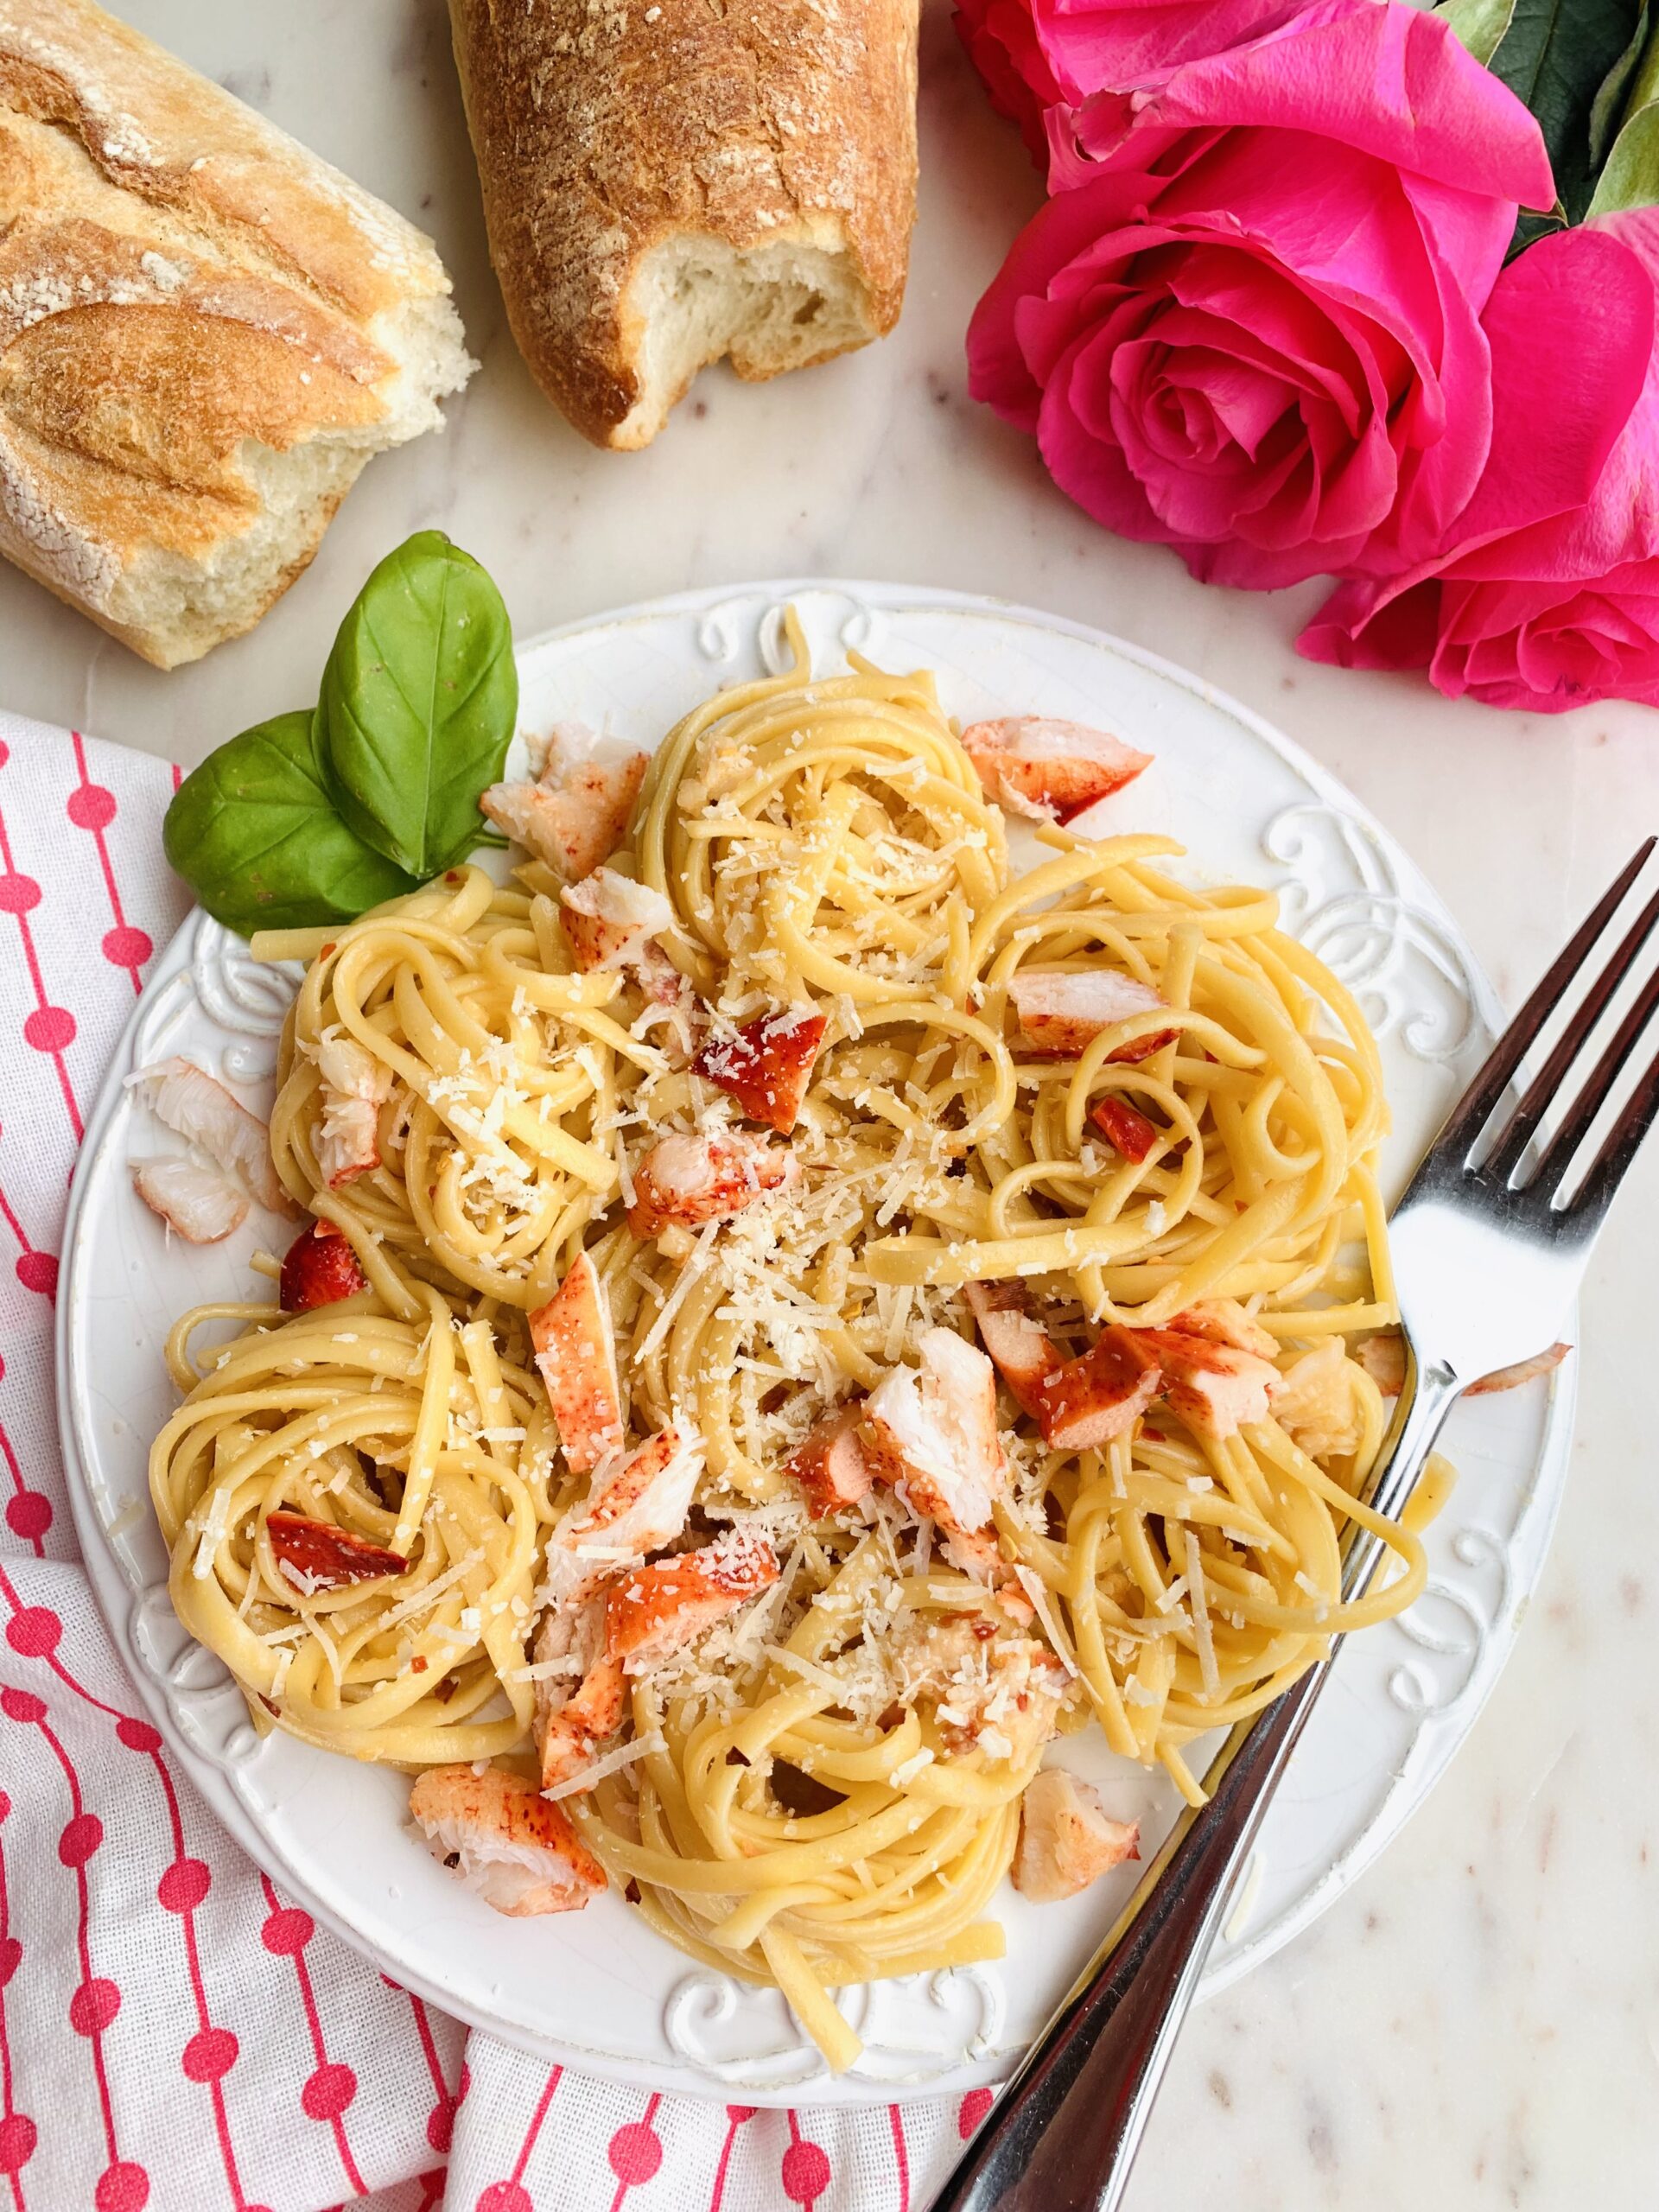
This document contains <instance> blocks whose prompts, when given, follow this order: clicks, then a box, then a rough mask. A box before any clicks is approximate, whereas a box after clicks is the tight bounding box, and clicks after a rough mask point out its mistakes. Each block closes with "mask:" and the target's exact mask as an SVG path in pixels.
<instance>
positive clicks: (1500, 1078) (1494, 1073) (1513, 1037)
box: [1434, 837, 1659, 1159]
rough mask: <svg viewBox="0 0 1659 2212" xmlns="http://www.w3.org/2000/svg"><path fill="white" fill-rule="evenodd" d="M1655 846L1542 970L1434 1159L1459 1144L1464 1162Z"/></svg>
mask: <svg viewBox="0 0 1659 2212" xmlns="http://www.w3.org/2000/svg"><path fill="white" fill-rule="evenodd" d="M1656 844H1659V838H1656V837H1649V838H1647V839H1645V840H1644V841H1643V843H1642V845H1641V846H1640V848H1639V849H1638V850H1637V854H1636V855H1635V857H1634V858H1633V859H1632V860H1631V861H1630V864H1629V866H1628V867H1626V868H1624V870H1623V872H1622V873H1621V874H1619V876H1618V879H1617V880H1615V882H1614V883H1613V885H1612V887H1611V889H1610V890H1609V891H1608V892H1607V893H1605V896H1604V897H1603V898H1602V899H1599V901H1598V903H1597V905H1596V906H1595V908H1594V910H1593V911H1592V912H1591V914H1590V915H1589V916H1588V917H1587V918H1586V921H1585V922H1584V924H1583V926H1582V927H1581V928H1580V930H1579V931H1577V933H1576V934H1575V935H1574V936H1573V938H1571V939H1570V940H1569V941H1568V943H1567V946H1566V948H1565V949H1564V950H1563V951H1561V952H1560V954H1559V955H1558V956H1557V957H1556V958H1555V959H1554V961H1553V962H1552V963H1550V966H1549V967H1548V969H1546V971H1545V973H1544V976H1543V977H1542V980H1541V982H1539V984H1538V986H1537V988H1536V989H1535V991H1534V992H1533V994H1532V995H1531V997H1530V998H1529V1000H1528V1001H1527V1002H1526V1004H1525V1005H1524V1006H1523V1007H1522V1009H1521V1011H1520V1013H1519V1014H1516V1017H1515V1020H1513V1021H1512V1022H1510V1026H1509V1027H1508V1028H1507V1029H1506V1030H1505V1031H1504V1032H1503V1036H1502V1037H1501V1038H1500V1039H1498V1041H1497V1046H1495V1048H1494V1049H1493V1052H1492V1053H1491V1058H1489V1059H1488V1060H1487V1062H1486V1065H1484V1067H1483V1068H1482V1069H1481V1071H1480V1073H1479V1074H1478V1076H1477V1077H1475V1080H1474V1081H1473V1083H1471V1084H1470V1086H1469V1088H1468V1090H1465V1093H1464V1095H1463V1096H1462V1098H1461V1099H1460V1100H1459V1103H1458V1104H1457V1106H1456V1108H1455V1109H1453V1112H1452V1118H1451V1120H1450V1121H1449V1122H1447V1123H1446V1127H1445V1128H1444V1129H1442V1130H1441V1132H1440V1137H1439V1139H1438V1141H1437V1142H1436V1144H1435V1147H1434V1149H1435V1151H1436V1153H1445V1152H1449V1151H1451V1150H1452V1148H1453V1147H1455V1146H1457V1145H1459V1144H1460V1145H1461V1146H1462V1147H1463V1149H1464V1153H1465V1159H1466V1156H1467V1154H1468V1153H1469V1152H1470V1151H1471V1150H1472V1148H1473V1147H1474V1144H1475V1141H1476V1140H1477V1139H1478V1137H1479V1136H1480V1135H1481V1132H1482V1131H1483V1130H1484V1128H1485V1126H1486V1124H1487V1122H1488V1121H1490V1120H1491V1112H1492V1109H1493V1107H1494V1106H1496V1105H1497V1102H1498V1100H1499V1099H1500V1098H1501V1097H1502V1096H1503V1093H1504V1091H1505V1090H1507V1089H1508V1088H1509V1085H1510V1081H1511V1080H1512V1078H1513V1077H1514V1075H1515V1071H1516V1068H1518V1067H1519V1066H1520V1065H1521V1062H1522V1058H1524V1057H1525V1055H1526V1053H1527V1052H1528V1051H1529V1049H1530V1047H1531V1046H1532V1045H1533V1043H1534V1041H1535V1039H1536V1038H1537V1036H1538V1033H1539V1032H1540V1031H1541V1029H1542V1028H1543V1027H1544V1024H1545V1023H1546V1022H1547V1021H1548V1020H1549V1017H1550V1015H1551V1014H1553V1013H1554V1011H1555V1008H1556V1007H1557V1006H1558V1005H1559V1004H1560V998H1561V994H1562V993H1563V992H1564V991H1565V990H1566V988H1567V985H1568V984H1569V983H1570V982H1572V981H1573V977H1574V976H1576V975H1577V974H1578V972H1579V970H1580V968H1582V966H1583V965H1584V963H1585V961H1586V959H1587V958H1588V957H1589V955H1590V952H1591V950H1592V948H1593V946H1594V945H1595V944H1596V941H1597V939H1598V938H1599V937H1600V935H1601V933H1602V931H1604V930H1605V928H1606V926H1607V925H1608V923H1609V922H1610V921H1611V919H1612V918H1613V916H1614V915H1615V914H1616V913H1617V912H1618V909H1619V907H1620V906H1622V905H1623V904H1624V894H1625V893H1626V892H1628V891H1629V889H1630V886H1631V885H1632V884H1633V883H1634V882H1635V881H1636V879H1637V876H1638V875H1640V874H1641V873H1642V870H1643V868H1645V867H1646V865H1647V863H1648V860H1649V855H1651V854H1652V851H1653V849H1654V847H1655V845H1656Z"/></svg>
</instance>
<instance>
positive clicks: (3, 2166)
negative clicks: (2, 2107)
mask: <svg viewBox="0 0 1659 2212" xmlns="http://www.w3.org/2000/svg"><path fill="white" fill-rule="evenodd" d="M34 2155H35V2123H34V2121H33V2120H31V2119H30V2118H29V2114H28V2113H26V2112H10V2113H7V2114H6V2116H5V2118H4V2119H3V2120H0V2173H6V2174H15V2173H19V2172H21V2171H22V2169H23V2167H25V2166H26V2165H27V2164H29V2160H30V2159H31V2158H33V2157H34Z"/></svg>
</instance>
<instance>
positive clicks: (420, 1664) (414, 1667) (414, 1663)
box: [409, 1651, 426, 1675]
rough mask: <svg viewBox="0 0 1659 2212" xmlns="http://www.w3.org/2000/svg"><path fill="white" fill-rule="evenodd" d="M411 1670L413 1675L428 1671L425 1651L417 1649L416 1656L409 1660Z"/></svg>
mask: <svg viewBox="0 0 1659 2212" xmlns="http://www.w3.org/2000/svg"><path fill="white" fill-rule="evenodd" d="M409 1671H410V1674H411V1675H423V1674H424V1673H425V1672H426V1654H425V1652H424V1651H417V1652H416V1654H415V1656H414V1657H413V1658H412V1659H411V1660H410V1662H409Z"/></svg>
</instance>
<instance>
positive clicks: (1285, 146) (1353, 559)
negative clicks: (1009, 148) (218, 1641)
mask: <svg viewBox="0 0 1659 2212" xmlns="http://www.w3.org/2000/svg"><path fill="white" fill-rule="evenodd" d="M1091 106H1092V108H1093V112H1092V113H1091V114H1090V115H1089V116H1087V117H1085V118H1081V119H1080V120H1079V124H1078V129H1079V130H1080V131H1084V130H1087V132H1088V134H1089V135H1090V137H1092V140H1093V143H1094V144H1095V145H1096V146H1098V148H1099V149H1100V153H1101V158H1100V159H1099V160H1098V161H1097V162H1088V163H1087V164H1086V165H1084V163H1083V162H1081V161H1080V162H1079V165H1078V166H1079V173H1080V174H1081V175H1083V177H1084V181H1080V182H1078V183H1077V184H1076V186H1075V187H1074V188H1072V189H1071V190H1066V191H1062V192H1060V193H1058V194H1057V196H1056V197H1055V198H1054V199H1053V200H1051V201H1050V202H1049V204H1048V205H1047V206H1046V207H1044V208H1043V209H1042V210H1041V212H1040V213H1039V214H1038V215H1037V216H1036V217H1035V218H1034V219H1033V221H1032V222H1031V223H1030V224H1029V225H1028V226H1027V228H1026V230H1025V231H1024V232H1023V233H1022V234H1021V236H1020V238H1018V239H1017V240H1016V241H1015V243H1014V249H1013V251H1011V253H1010V254H1009V256H1008V259H1007V264H1006V265H1005V266H1004V268H1003V270H1002V271H1001V275H1000V276H999V277H997V279H996V281H995V283H994V284H993V285H992V286H991V288H990V289H989V291H988V293H987V294H986V296H985V297H984V299H983V300H982V302H980V305H979V308H978V309H977V311H976V315H975V317H974V321H973V324H972V326H971V327H970V329H969V340H968V354H969V371H970V389H971V390H972V391H974V393H975V394H976V397H979V398H982V399H985V400H988V402H989V403H990V404H991V405H992V406H993V407H995V409H996V410H997V411H998V412H999V413H1000V414H1001V415H1003V416H1006V417H1007V419H1008V420H1009V421H1010V422H1013V423H1018V424H1020V426H1021V427H1023V428H1025V429H1031V430H1033V431H1034V432H1035V433H1036V435H1037V437H1038V441H1039V444H1040V446H1041V448H1042V453H1043V457H1044V459H1045V461H1046V462H1047V464H1048V467H1049V469H1050V470H1051V472H1052V474H1053V476H1054V479H1055V481H1056V482H1057V483H1058V485H1059V486H1061V488H1062V490H1064V491H1065V492H1066V493H1068V494H1069V495H1070V496H1071V498H1072V499H1075V500H1076V501H1077V504H1078V505H1080V506H1082V507H1084V509H1086V511H1087V512H1089V513H1090V514H1091V515H1093V516H1094V517H1095V518H1096V520H1097V521H1100V522H1102V523H1104V524H1106V525H1107V527H1108V528H1109V529H1111V530H1115V531H1118V532H1119V533H1120V534H1122V536H1124V537H1134V538H1140V539H1145V540H1148V541H1152V542H1154V543H1166V544H1171V545H1173V546H1174V547H1175V548H1176V549H1177V550H1178V551H1179V553H1180V554H1181V556H1182V557H1183V559H1184V560H1185V562H1186V563H1187V565H1188V567H1189V568H1190V569H1192V573H1193V574H1194V575H1196V576H1198V577H1199V578H1201V579H1204V580H1208V581H1213V582H1222V583H1231V584H1240V585H1245V586H1249V587H1252V588H1273V587H1275V586H1278V585H1281V584H1288V583H1294V582H1299V581H1300V579H1302V578H1303V577H1306V576H1310V575H1318V574H1320V573H1322V572H1325V571H1331V570H1340V569H1351V568H1354V567H1363V569H1364V571H1365V572H1366V573H1368V574H1370V573H1379V572H1387V571H1389V570H1396V569H1401V568H1403V567H1406V566H1408V565H1409V564H1410V563H1412V562H1414V561H1415V560H1419V559H1421V558H1422V557H1424V556H1426V555H1427V552H1428V551H1429V550H1431V549H1432V548H1433V546H1434V545H1436V544H1437V543H1439V542H1440V538H1441V537H1442V535H1443V534H1444V531H1445V530H1446V525H1447V524H1448V523H1449V521H1450V520H1451V518H1452V517H1453V516H1454V515H1456V514H1457V513H1458V512H1459V510H1460V509H1461V508H1462V507H1463V506H1464V505H1465V503H1466V502H1467V500H1468V499H1469V496H1470V494H1471V492H1472V491H1473V489H1474V487H1475V485H1476V483H1477V481H1478V479H1479V476H1480V473H1481V470H1482V467H1483V466H1484V462H1485V459H1486V449H1487V445H1488V442H1489V439H1490V436H1491V391H1490V364H1489V357H1488V353H1487V347H1486V340H1485V339H1484V336H1483V335H1482V333H1481V328H1480V322H1479V316H1480V311H1481V309H1482V308H1484V305H1485V303H1486V300H1487V297H1488V296H1489V294H1490V293H1491V288H1492V285H1493V283H1494V281H1495V280H1496V278H1497V273H1498V270H1499V269H1500V268H1501V266H1502V264H1503V253H1504V250H1505V247H1506V246H1507V245H1508V243H1509V239H1510V233H1511V231H1512V230H1513V227H1514V223H1515V217H1516V207H1517V203H1524V204H1526V205H1527V206H1529V207H1544V206H1548V205H1549V204H1550V202H1551V200H1552V199H1553V197H1554V186H1553V182H1552V180H1551V176H1550V171H1549V162H1548V156H1547V155H1546V154H1545V151H1544V146H1543V141H1542V138H1541V136H1540V134H1539V130H1538V127H1537V125H1536V124H1535V122H1534V121H1533V119H1532V118H1531V117H1530V116H1529V114H1528V113H1527V111H1526V110H1525V108H1524V107H1522V105H1521V103H1520V101H1519V100H1517V99H1516V98H1515V96H1514V94H1513V93H1511V92H1509V91H1508V90H1507V89H1506V88H1505V87H1504V86H1503V85H1501V84H1500V83H1499V82H1498V80H1497V79H1496V78H1495V77H1493V76H1491V75H1490V74H1489V73H1488V72H1487V71H1485V70H1484V69H1483V68H1482V67H1480V66H1479V64H1478V62H1476V61H1475V60H1473V59H1472V57H1471V55H1470V54H1467V53H1466V52H1465V49H1464V48H1462V47H1461V46H1460V45H1459V43H1458V41H1456V39H1454V38H1453V37H1452V35H1451V33H1450V32H1449V31H1448V30H1447V29H1446V24H1445V23H1444V22H1442V21H1441V20H1440V18H1439V17H1437V16H1428V15H1424V14H1420V13H1419V12H1418V11H1417V10H1415V9H1413V8H1410V7H1407V6H1403V5H1383V4H1378V0H1319V4H1317V5H1315V6H1313V7H1312V8H1310V9H1308V10H1306V11H1305V12H1304V13H1303V14H1302V15H1301V16H1298V17H1297V18H1296V19H1295V20H1294V22H1290V23H1288V24H1286V25H1284V26H1282V27H1281V29H1277V30H1275V31H1272V32H1269V33H1268V35H1266V36H1264V37H1262V38H1260V39H1257V40H1255V41H1252V42H1251V43H1249V44H1248V45H1244V46H1241V47H1236V48H1232V49H1230V51H1228V52H1225V53H1222V54H1213V55H1211V56H1209V57H1208V58H1206V59H1204V60H1196V61H1192V62H1190V63H1187V64H1185V66H1183V67H1179V68H1177V69H1176V70H1174V71H1173V73H1171V74H1170V75H1169V76H1168V78H1167V80H1166V82H1164V83H1162V84H1161V85H1160V86H1159V87H1158V88H1157V89H1156V90H1154V91H1152V92H1147V93H1143V94H1138V95H1136V96H1135V99H1133V100H1124V101H1120V102H1117V103H1116V105H1114V102H1113V99H1112V98H1111V96H1105V98H1104V99H1103V101H1102V102H1101V103H1099V104H1091Z"/></svg>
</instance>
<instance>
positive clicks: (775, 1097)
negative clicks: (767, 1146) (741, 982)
mask: <svg viewBox="0 0 1659 2212" xmlns="http://www.w3.org/2000/svg"><path fill="white" fill-rule="evenodd" d="M824 1027H825V1024H824V1018H823V1015H822V1014H810V1013H807V1012H806V1011H804V1009H803V1008H800V1007H784V1008H782V1009H781V1010H780V1011H779V1013H777V1014H761V1015H760V1018H759V1019H758V1020H754V1021H746V1022H745V1023H744V1025H743V1027H741V1029H740V1030H739V1031H738V1033H737V1034H736V1036H735V1037H720V1038H715V1039H711V1041H710V1042H709V1043H708V1044H707V1045H705V1046H703V1048H702V1051H701V1052H699V1053H698V1054H697V1057H696V1059H695V1060H694V1061H693V1062H692V1064H691V1065H692V1068H693V1070H694V1071H695V1072H696V1074H698V1075H700V1076H702V1077H703V1079H704V1080H705V1082H708V1083H712V1084H715V1086H716V1087H717V1088H718V1089H720V1090H724V1091H727V1092H728V1093H729V1094H730V1095H731V1096H732V1097H734V1098H735V1099H736V1101H737V1103H738V1104H739V1106H740V1107H741V1109H743V1111H744V1113H746V1114H747V1116H748V1117H749V1119H750V1120H751V1121H752V1122H765V1123H766V1126H767V1128H773V1129H776V1130H777V1131H778V1133H779V1135H780V1136H785V1137H786V1136H787V1135H789V1133H790V1131H791V1129H792V1128H794V1126H795V1122H796V1118H797V1116H798V1115H799V1113H800V1110H801V1101H802V1100H803V1099H804V1097H805V1096H806V1086H807V1084H809V1083H810V1081H811V1078H812V1063H813V1061H814V1060H816V1059H817V1056H818V1046H819V1045H820V1044H821V1043H822V1042H823V1032H824Z"/></svg>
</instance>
